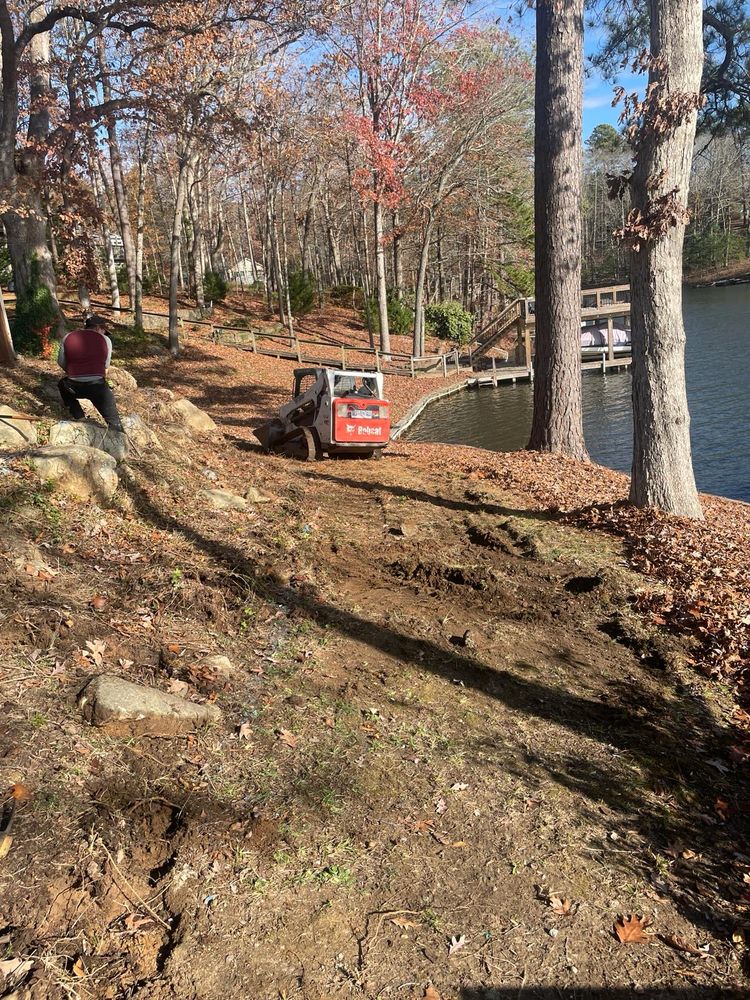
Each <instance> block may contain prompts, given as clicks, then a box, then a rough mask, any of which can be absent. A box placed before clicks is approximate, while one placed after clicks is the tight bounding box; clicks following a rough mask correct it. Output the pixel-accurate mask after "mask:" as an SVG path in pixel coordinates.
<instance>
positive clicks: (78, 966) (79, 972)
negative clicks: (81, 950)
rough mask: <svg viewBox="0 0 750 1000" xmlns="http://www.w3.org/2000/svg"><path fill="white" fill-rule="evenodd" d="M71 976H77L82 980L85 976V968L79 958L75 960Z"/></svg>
mask: <svg viewBox="0 0 750 1000" xmlns="http://www.w3.org/2000/svg"><path fill="white" fill-rule="evenodd" d="M73 975H74V976H78V978H79V979H83V978H84V976H85V975H86V966H85V965H84V964H83V960H82V959H80V958H77V959H76V960H75V962H74V963H73Z"/></svg>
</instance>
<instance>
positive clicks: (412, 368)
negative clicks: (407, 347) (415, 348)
mask: <svg viewBox="0 0 750 1000" xmlns="http://www.w3.org/2000/svg"><path fill="white" fill-rule="evenodd" d="M409 369H410V371H411V377H412V378H414V355H413V354H410V355H409Z"/></svg>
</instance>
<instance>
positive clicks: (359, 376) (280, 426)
mask: <svg viewBox="0 0 750 1000" xmlns="http://www.w3.org/2000/svg"><path fill="white" fill-rule="evenodd" d="M390 409H391V407H390V403H389V402H388V401H387V400H386V399H383V376H382V374H381V373H380V372H362V371H338V370H334V369H331V368H296V369H295V371H294V388H293V392H292V400H291V402H289V403H286V404H285V405H284V406H282V407H281V409H280V410H279V415H278V416H277V417H274V419H273V420H269V421H268V422H267V423H265V424H261V425H260V427H256V428H255V430H254V431H253V433H254V434H255V436H256V437H257V439H258V440H259V441H260V443H261V444H262V445H263V447H264V448H265V450H266V451H268V452H277V453H281V454H286V455H290V456H293V457H295V458H301V459H305V460H306V461H310V462H313V461H316V460H317V459H320V458H322V457H323V455H331V456H344V455H351V456H359V457H360V458H380V456H381V455H382V453H383V449H384V448H385V447H386V445H387V444H388V441H389V440H390V435H391V417H390Z"/></svg>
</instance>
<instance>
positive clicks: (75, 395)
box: [57, 375, 123, 431]
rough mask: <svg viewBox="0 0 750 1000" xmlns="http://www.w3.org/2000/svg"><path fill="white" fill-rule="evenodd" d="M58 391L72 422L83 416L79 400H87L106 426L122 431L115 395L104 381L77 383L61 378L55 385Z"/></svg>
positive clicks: (70, 379)
mask: <svg viewBox="0 0 750 1000" xmlns="http://www.w3.org/2000/svg"><path fill="white" fill-rule="evenodd" d="M57 384H58V387H59V389H60V395H61V396H62V401H63V403H65V406H66V407H67V409H68V411H69V412H70V415H71V416H72V417H73V419H74V420H82V419H83V417H84V416H85V414H84V412H83V409H82V407H81V404H80V403H79V402H78V400H79V399H89V400H91V402H92V403H93V404H94V406H95V407H96V408H97V410H98V411H99V413H101V415H102V416H103V417H104V419H105V420H106V421H107V425H108V426H109V427H111V428H112V430H114V431H121V430H123V426H122V422H121V421H120V414H119V413H118V412H117V403H116V402H115V394H114V393H113V392H112V390H111V389H110V387H109V385H108V384H107V382H106V380H105V379H103V378H102V379H98V380H97V381H96V382H77V381H76V380H75V379H72V378H68V377H67V375H66V377H65V378H61V379H60V381H59V382H58V383H57Z"/></svg>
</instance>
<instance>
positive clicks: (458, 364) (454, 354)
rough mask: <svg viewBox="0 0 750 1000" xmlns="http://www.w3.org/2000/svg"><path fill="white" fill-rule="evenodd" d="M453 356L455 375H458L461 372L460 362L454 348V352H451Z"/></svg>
mask: <svg viewBox="0 0 750 1000" xmlns="http://www.w3.org/2000/svg"><path fill="white" fill-rule="evenodd" d="M453 356H454V358H455V359H456V375H458V373H459V372H460V371H461V361H460V359H459V357H458V348H456V349H455V351H454V352H453Z"/></svg>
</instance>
